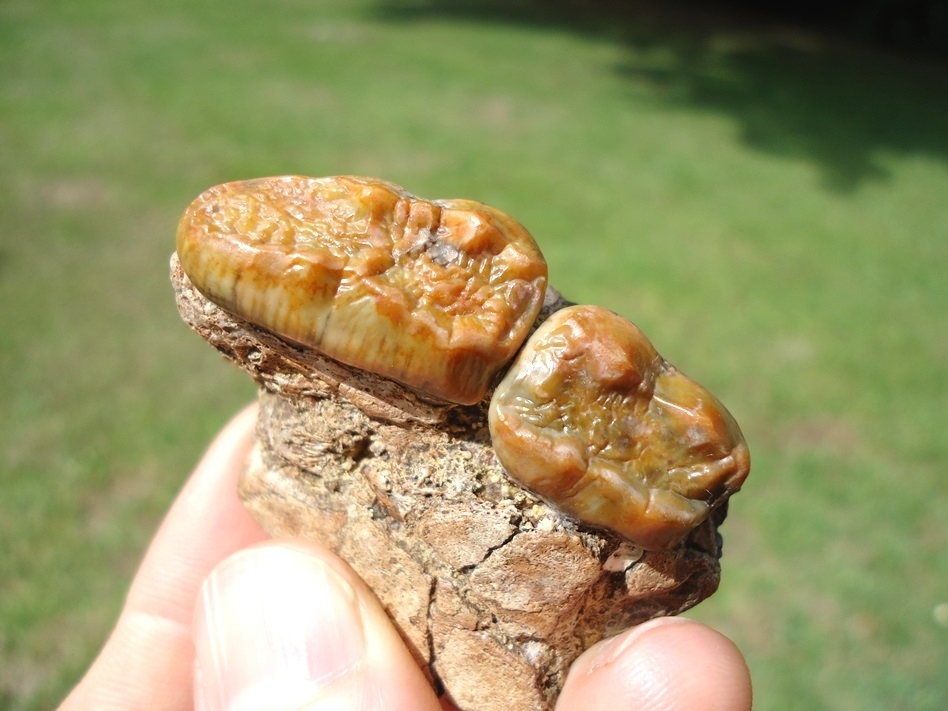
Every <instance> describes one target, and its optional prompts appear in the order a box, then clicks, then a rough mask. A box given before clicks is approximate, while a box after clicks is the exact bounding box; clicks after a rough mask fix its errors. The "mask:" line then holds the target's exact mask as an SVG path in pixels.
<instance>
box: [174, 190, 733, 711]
mask: <svg viewBox="0 0 948 711" xmlns="http://www.w3.org/2000/svg"><path fill="white" fill-rule="evenodd" d="M294 180H311V179H300V178H294ZM324 180H337V179H324ZM360 180H366V179H360ZM377 182H379V183H381V181H377ZM381 184H383V185H384V186H386V189H388V186H389V185H390V184H387V183H381ZM398 190H399V191H400V189H398ZM401 199H403V198H401ZM271 207H272V206H271ZM465 209H467V210H468V211H469V212H468V217H467V218H466V219H479V218H478V216H477V210H479V209H480V208H479V206H477V205H476V204H474V203H465ZM471 211H473V213H472V212H471ZM471 214H473V215H474V217H471V216H470V215H471ZM487 214H494V212H489V213H487ZM504 218H506V216H504ZM506 219H508V220H509V218H506ZM511 222H512V221H511ZM514 224H515V223H514ZM179 234H180V233H179ZM517 239H519V237H518V238H517ZM527 244H532V239H531V240H530V242H529V243H527ZM180 245H181V243H180V238H179V249H180ZM501 251H502V248H501ZM537 254H538V253H537ZM531 258H532V256H531ZM459 261H461V260H459ZM518 268H519V269H524V267H523V265H522V264H521V265H520V267H518ZM525 269H526V271H524V272H522V273H525V274H534V277H535V276H536V267H534V266H530V265H527V267H526V268H525ZM199 278H200V275H199ZM485 281H486V282H489V281H490V280H489V279H486V280H485ZM527 281H529V280H527ZM172 282H173V284H174V287H175V295H176V300H177V304H178V309H179V312H180V313H181V316H182V318H183V319H184V320H185V322H186V323H187V324H188V325H189V326H190V327H191V328H192V329H194V330H195V331H196V332H197V333H198V334H200V335H201V336H202V337H204V338H205V339H206V340H207V341H208V342H209V343H210V344H211V345H213V346H214V347H215V348H216V349H217V350H219V351H220V352H221V353H222V354H223V355H224V356H225V357H227V358H228V359H230V360H231V361H232V362H233V363H235V364H236V365H237V366H239V367H240V368H242V369H243V370H245V371H246V372H247V373H248V374H249V375H250V376H251V377H253V379H254V380H255V381H256V382H257V383H258V385H259V393H260V415H259V419H258V423H257V428H256V438H255V445H254V448H253V451H252V453H251V455H250V458H249V461H248V463H247V468H246V471H245V473H244V476H243V477H242V480H241V484H240V495H241V497H242V499H243V501H244V503H245V505H246V506H247V507H248V509H249V510H250V512H251V513H252V514H253V515H254V517H255V518H256V519H257V520H258V521H259V522H260V523H261V524H262V525H263V527H264V528H265V529H266V530H267V531H268V532H269V533H270V534H271V535H274V536H284V535H292V536H304V537H309V538H312V539H314V540H318V541H320V542H322V543H324V544H326V545H328V546H330V547H331V548H333V549H334V550H335V551H337V552H338V553H339V554H340V555H341V556H342V557H343V558H345V559H346V560H347V561H348V562H349V563H350V564H351V565H352V566H353V568H354V569H355V570H356V571H357V572H358V573H359V574H360V575H361V576H362V577H363V578H364V579H365V580H366V582H367V583H368V584H369V586H370V587H371V588H372V589H373V590H374V592H375V593H376V595H377V596H378V597H379V599H380V601H381V602H382V604H383V606H384V607H385V609H386V610H387V611H388V613H389V615H390V616H391V618H392V619H393V621H394V622H395V624H396V626H397V627H398V629H399V631H400V633H401V634H402V636H403V638H404V639H405V641H406V643H407V644H408V646H409V648H410V649H411V651H412V653H413V654H414V656H415V658H416V660H417V661H418V663H419V665H420V666H421V667H422V669H424V670H425V672H426V673H427V674H428V676H429V678H430V679H431V681H432V683H433V684H434V686H435V687H436V689H438V690H439V691H440V692H442V693H444V694H446V695H447V696H448V697H449V698H451V699H452V700H453V701H454V703H456V704H457V705H458V706H459V707H460V708H461V709H465V710H466V711H475V710H476V711H494V710H496V711H500V710H503V711H549V710H550V709H552V708H553V705H554V703H555V700H556V697H557V695H558V693H559V690H560V688H561V686H562V683H563V681H564V679H565V675H566V672H567V670H568V668H569V665H570V663H571V662H572V661H573V660H574V659H575V658H576V657H577V656H578V655H579V654H580V653H581V652H582V651H583V650H584V649H586V648H587V647H588V646H590V645H591V644H593V643H595V642H596V641H598V640H599V639H602V638H603V637H605V636H608V635H611V634H614V633H617V632H619V631H621V630H622V629H625V628H627V627H629V626H631V625H634V624H638V623H640V622H643V621H645V620H647V619H650V618H652V617H656V616H659V615H669V614H676V613H678V612H681V611H683V610H685V609H688V608H690V607H692V606H693V605H695V604H697V603H698V602H700V601H701V600H702V599H704V598H705V597H707V596H708V595H710V594H711V593H713V592H714V590H715V589H716V588H717V585H718V582H719V578H720V565H719V557H720V553H721V549H720V538H719V536H718V534H717V526H718V525H719V524H720V523H721V521H722V520H723V518H724V515H725V511H726V505H724V504H723V503H722V502H723V499H722V502H717V505H716V506H715V507H713V508H712V509H711V510H710V512H709V513H708V514H707V517H706V518H699V520H697V521H696V524H697V525H696V527H694V528H693V530H691V531H690V533H686V534H682V536H683V541H682V543H681V544H680V545H678V546H677V547H673V548H670V549H668V550H645V549H643V547H641V546H639V545H636V544H635V543H633V542H632V541H630V540H629V539H628V538H626V537H624V536H623V535H620V534H619V533H617V532H615V531H611V530H609V529H608V527H603V526H601V525H598V524H595V523H594V524H593V525H585V524H583V523H581V522H578V521H577V520H576V519H574V518H571V517H569V516H564V515H563V513H562V511H561V508H558V507H556V506H555V505H554V504H551V503H548V502H547V501H544V499H543V498H541V497H540V496H538V495H537V494H535V493H533V492H532V491H531V490H530V489H529V488H527V487H525V486H523V485H521V484H520V483H518V482H517V481H515V480H513V479H511V478H510V476H508V472H507V470H505V468H504V467H503V466H502V465H501V463H500V461H499V459H498V457H497V454H496V453H495V450H494V447H493V446H492V444H491V438H490V431H489V428H488V397H489V395H490V393H491V391H492V384H493V382H495V381H494V380H492V379H491V378H487V379H486V382H487V385H486V386H485V387H484V393H483V395H482V397H481V399H480V400H478V401H476V402H474V403H470V404H450V403H446V402H445V400H446V399H449V398H446V397H444V395H443V393H435V394H431V393H428V392H426V391H425V389H424V388H423V387H419V386H418V384H417V383H413V382H407V380H410V378H408V379H406V378H404V377H396V376H395V375H393V374H391V373H382V374H379V373H378V372H370V371H368V370H365V369H363V367H358V366H359V365H363V366H364V365H365V364H364V363H361V364H360V363H357V364H352V363H350V364H346V363H344V362H341V361H340V360H338V359H336V358H334V357H332V354H327V353H326V352H320V351H319V350H314V349H313V348H311V347H306V346H304V345H301V344H300V341H301V340H303V339H301V338H299V337H298V336H293V335H292V334H286V333H284V334H283V337H280V336H278V335H276V334H275V333H274V329H271V328H268V327H264V326H261V325H257V324H255V323H253V322H252V321H253V320H254V319H253V318H248V316H247V315H246V314H242V315H237V314H236V313H234V312H237V313H240V309H239V308H235V307H234V306H233V305H232V304H217V303H214V301H213V300H209V298H208V296H209V294H208V293H207V291H208V289H207V288H206V285H204V288H201V289H199V288H197V286H196V285H195V283H193V282H192V280H191V278H189V276H188V275H187V274H186V273H185V270H184V269H182V264H181V262H180V261H179V259H178V256H177V255H175V256H174V257H172ZM543 286H544V287H545V271H543ZM518 288H519V287H518ZM478 298H482V299H484V300H489V299H490V298H491V296H490V294H483V293H482V294H481V295H480V296H479V297H478ZM541 298H542V297H541ZM525 301H529V299H526V300H525ZM568 305H569V304H568V303H567V302H565V301H564V300H563V299H562V298H561V297H559V295H558V294H557V293H556V292H555V290H552V289H549V290H547V293H546V298H545V302H544V303H543V307H542V310H540V309H539V305H538V306H537V309H536V310H537V311H538V312H539V313H538V316H536V321H537V322H538V323H542V322H543V321H545V320H546V319H548V318H549V317H550V316H551V314H554V313H555V312H557V311H559V310H560V309H562V308H564V307H566V306H568ZM222 306H224V308H222ZM533 318H534V317H531V318H530V321H531V323H528V324H527V328H529V327H530V326H531V325H533V324H532V321H533ZM516 320H517V318H508V319H507V322H508V323H509V322H514V321H516ZM288 335H289V337H290V338H291V340H287V336H288ZM526 336H527V330H526V329H524V331H523V333H522V335H521V336H519V338H520V339H521V340H522V339H523V338H526ZM519 345H520V344H519V342H518V343H517V344H516V346H515V347H514V348H513V351H515V350H516V348H517V347H519ZM513 351H511V354H510V355H511V356H512V355H513ZM509 357H510V356H507V358H508V359H509ZM501 367H503V366H502V365H500V366H497V367H496V368H493V370H492V372H491V375H493V373H494V372H496V370H497V369H499V368H501ZM498 377H499V376H498ZM399 380H400V381H401V382H399ZM465 399H468V400H469V399H470V398H469V397H467V396H466V397H465ZM745 474H746V472H745Z"/></svg>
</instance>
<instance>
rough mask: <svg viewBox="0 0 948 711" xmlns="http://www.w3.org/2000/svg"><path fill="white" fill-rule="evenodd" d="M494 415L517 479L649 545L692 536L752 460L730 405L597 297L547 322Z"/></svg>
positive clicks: (586, 518) (496, 436)
mask: <svg viewBox="0 0 948 711" xmlns="http://www.w3.org/2000/svg"><path fill="white" fill-rule="evenodd" d="M488 420H489V424H490V431H491V439H492V442H493V445H494V449H495V451H496V452H497V455H498V457H499V458H500V461H501V463H502V464H503V465H504V468H505V469H506V470H507V473H508V474H509V475H510V476H511V477H512V478H513V479H515V480H517V481H518V482H520V483H521V484H522V485H523V486H525V487H527V488H528V489H530V490H532V491H534V492H535V493H537V494H538V495H539V496H541V497H543V498H544V499H546V500H547V501H549V502H550V503H551V504H553V505H554V506H557V507H558V508H560V509H561V510H562V511H563V512H564V513H566V514H567V515H569V516H572V517H574V518H576V519H578V520H580V521H583V522H584V523H586V524H588V525H591V526H595V527H599V528H605V529H609V530H611V531H613V532H615V533H618V534H619V535H622V536H624V537H626V538H627V539H629V540H630V541H631V542H632V543H634V544H636V545H638V546H641V547H642V548H646V549H665V548H670V547H674V546H676V545H678V544H679V543H681V541H682V540H683V539H684V538H685V537H686V536H687V535H688V533H689V532H690V531H691V530H692V529H693V528H694V527H695V526H697V525H698V524H700V523H701V522H702V521H703V520H704V519H705V518H706V517H707V515H708V513H709V511H710V510H711V509H712V508H714V507H715V506H719V505H720V504H721V503H722V502H723V501H724V500H725V499H726V498H727V497H728V496H730V494H732V493H733V492H735V491H737V490H738V489H739V488H740V486H741V484H743V482H744V479H745V478H746V477H747V474H748V472H749V470H750V458H749V455H748V453H747V445H746V444H745V442H744V437H743V435H742V434H741V431H740V428H739V427H738V426H737V423H736V422H735V421H734V418H733V417H731V415H730V413H728V412H727V410H726V409H725V408H724V406H723V405H722V404H721V403H720V402H719V401H718V400H717V399H716V398H715V397H714V396H713V395H711V393H709V392H708V391H707V390H706V389H705V388H703V387H702V386H701V385H699V384H698V383H696V382H695V381H693V380H691V379H690V378H687V377H686V376H685V375H683V374H682V373H680V372H679V371H678V370H676V369H675V368H673V367H672V366H671V365H669V364H668V363H667V362H666V361H665V360H664V359H662V358H661V356H659V355H658V353H656V352H655V349H654V347H653V346H652V344H651V343H650V342H649V341H648V339H647V338H646V337H645V336H644V335H643V334H642V332H641V331H639V330H638V328H636V327H635V326H634V325H633V324H632V323H630V322H629V321H626V320H625V319H623V318H621V317H620V316H618V315H616V314H614V313H612V312H610V311H608V310H606V309H602V308H599V307H596V306H574V307H570V308H566V309H563V310H561V311H558V312H556V313H555V314H553V315H552V316H551V317H550V318H549V319H548V320H547V321H546V322H544V323H543V324H542V325H541V326H540V328H538V329H537V331H536V332H535V333H534V334H533V336H531V337H530V339H529V340H528V341H527V343H526V345H525V346H524V347H523V350H522V351H521V352H520V354H519V355H518V356H517V359H516V360H515V361H514V363H513V365H512V366H511V368H510V370H509V371H508V373H507V375H506V376H505V378H504V379H503V381H502V382H501V383H500V385H498V386H497V389H496V390H495V391H494V395H493V397H492V399H491V403H490V409H489V412H488Z"/></svg>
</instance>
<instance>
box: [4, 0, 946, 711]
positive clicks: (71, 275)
mask: <svg viewBox="0 0 948 711" xmlns="http://www.w3.org/2000/svg"><path fill="white" fill-rule="evenodd" d="M241 5H242V7H241V8H240V9H239V10H238V9H235V4H228V3H219V2H211V1H210V0H187V2H183V1H182V0H165V2H162V3H152V2H143V1H142V0H97V1H95V2H92V1H88V2H64V1H62V0H46V1H45V2H42V3H36V2H30V1H29V0H4V1H3V2H2V3H0V324H2V329H0V418H2V427H0V453H2V471H0V487H2V488H0V545H2V548H0V708H3V709H16V710H20V709H31V710H32V709H47V708H51V707H53V706H54V705H55V704H56V703H57V702H58V701H59V700H60V699H61V698H62V696H63V695H64V694H65V692H66V691H67V689H68V688H69V687H70V686H71V685H72V684H73V683H75V681H76V680H77V678H78V677H79V676H80V675H81V673H82V672H83V670H84V668H85V667H86V665H87V664H88V663H89V661H90V660H91V658H92V657H93V656H94V654H95V652H96V651H97V649H98V648H99V646H100V645H101V643H102V642H103V640H104V638H105V636H106V634H107V633H108V631H109V629H110V626H111V624H112V621H113V620H114V618H115V616H116V614H117V612H118V610H119V607H120V605H121V601H122V598H123V595H124V593H125V590H126V587H127V585H128V582H129V580H130V577H131V576H132V574H133V572H134V570H135V567H136V564H137V562H138V560H139V558H140V556H141V554H142V552H143V550H144V548H145V546H146V545H147V542H148V540H149V538H150V536H151V535H152V533H153V532H154V530H155V528H156V526H157V525H158V523H159V521H160V518H161V516H162V513H163V512H164V510H165V509H166V508H167V506H168V505H169V503H170V501H171V499H172V498H173V496H174V494H175V492H176V490H177V489H178V488H179V486H180V485H181V483H182V481H183V480H184V478H185V477H186V475H187V474H188V472H189V471H190V468H191V467H192V465H193V464H194V462H195V461H196V459H197V458H198V457H199V455H200V453H201V451H202V450H203V448H204V447H205V445H206V444H207V442H208V441H209V439H210V438H211V436H212V435H213V434H214V433H215V432H216V431H217V430H218V429H219V427H220V426H221V425H222V424H223V423H224V422H225V421H226V419H227V418H228V417H229V416H230V415H231V414H232V413H233V412H234V411H235V410H236V409H237V408H238V407H239V406H241V405H242V404H243V403H245V402H247V401H249V400H250V399H251V398H252V397H253V394H254V393H253V388H252V387H251V384H250V383H249V382H248V381H247V379H246V378H244V377H242V376H241V375H240V374H238V373H237V371H236V370H235V369H234V368H232V367H230V366H228V365H226V364H225V363H224V361H223V360H221V359H220V358H219V357H218V356H217V355H216V353H214V352H213V351H212V350H211V349H210V348H209V347H208V346H206V345H205V344H204V343H203V342H202V341H201V340H200V339H199V338H198V337H197V336H195V335H193V334H192V333H190V332H189V331H188V329H187V328H186V327H185V326H184V325H183V324H182V323H181V322H180V321H179V319H178V317H177V314H176V312H175V308H174V304H173V299H172V293H171V289H170V286H169V284H168V278H167V263H168V258H169V255H170V254H171V252H172V250H173V239H174V230H175V225H176V222H177V218H178V216H179V214H180V213H181V211H182V210H183V209H184V207H185V206H186V205H187V204H188V202H190V200H191V199H193V198H194V197H195V196H196V195H197V194H198V193H200V192H201V191H202V190H203V189H205V188H207V187H209V186H211V185H213V184H216V183H220V182H223V181H227V180H234V179H239V178H250V177H257V176H263V175H273V174H285V173H302V174H309V175H332V174H339V173H356V174H366V175H373V176H378V177H384V178H387V179H390V180H393V181H395V182H398V183H401V184H403V185H405V186H406V187H408V188H409V189H410V190H412V191H414V192H416V193H419V194H421V195H424V196H428V197H467V198H473V199H477V200H481V201H485V202H488V203H492V204H494V205H496V206H497V207H500V208H501V209H504V210H506V211H507V212H509V213H511V214H512V215H514V216H515V217H516V218H518V219H519V220H520V221H522V222H523V223H524V224H525V225H526V226H527V227H528V228H529V229H530V230H531V232H532V233H533V234H534V235H535V237H536V238H537V241H538V242H539V243H540V245H541V247H542V249H543V250H544V252H545V254H546V256H547V258H548V260H549V262H550V272H551V280H552V282H553V283H554V284H555V285H556V286H558V287H559V288H560V290H561V291H563V292H565V293H566V294H567V295H568V296H570V297H571V298H572V299H573V300H576V301H579V302H587V303H599V304H602V305H604V306H608V307H610V308H612V309H614V310H616V311H618V312H620V313H622V314H623V315H625V316H627V317H629V318H631V319H632V320H634V321H635V322H637V323H638V324H639V325H640V326H641V327H642V328H643V330H645V331H646V333H648V334H650V336H651V338H652V339H653V341H654V342H655V344H656V346H657V347H658V349H659V350H660V351H661V352H662V353H663V354H664V355H665V356H666V357H668V358H669V359H670V360H671V361H672V362H674V363H676V364H677V365H679V366H680V367H681V368H682V369H683V370H684V371H685V372H687V373H689V374H690V375H692V376H693V377H695V378H696V379H698V380H700V381H701V382H703V383H704V384H706V385H707V386H708V387H709V388H710V389H711V390H712V391H714V392H715V393H717V394H718V395H719V396H720V397H721V399H722V400H723V401H724V402H725V403H726V404H727V405H728V407H729V409H731V411H732V412H733V413H734V414H735V416H736V417H737V419H738V421H739V422H740V423H741V424H742V426H743V429H744V432H745V434H746V436H747V438H748V441H749V443H750V446H751V451H752V454H753V461H754V463H753V470H752V473H751V477H750V479H749V480H748V483H747V485H746V487H745V490H744V491H743V492H742V493H741V494H740V495H739V496H738V497H737V498H736V499H734V501H733V505H732V507H731V514H730V516H729V518H728V521H727V523H726V525H725V526H724V528H723V534H724V537H725V558H724V580H723V584H722V587H721V590H720V591H719V593H718V594H717V595H716V596H715V597H713V598H712V599H711V600H709V601H707V602H706V603H704V604H702V605H701V606H700V607H699V608H698V609H697V610H695V611H694V613H693V614H694V616H696V617H698V618H700V619H702V620H704V621H706V622H708V623H710V624H713V625H715V626H717V627H718V628H720V629H721V630H723V631H724V632H725V633H727V634H728V635H730V636H731V637H733V638H734V639H735V640H736V641H737V643H738V644H739V645H740V647H741V648H742V649H743V651H744V652H745V654H746V655H747V658H748V661H749V663H750V666H751V670H752V673H753V677H754V682H755V691H756V698H757V707H758V708H761V709H808V710H809V709H823V708H827V709H860V710H867V709H870V710H871V709H932V710H934V709H944V708H948V476H946V469H945V467H946V462H948V427H946V425H948V418H946V404H948V276H946V275H948V71H946V69H945V68H944V67H937V66H931V65H926V64H923V63H919V62H914V61H908V60H905V59H903V58H899V57H895V56H892V55H887V54H884V53H879V52H873V51H868V50H864V49H860V48H857V47H853V46H849V45H845V44H842V43H840V42H837V41H833V40H828V39H826V38H822V37H820V36H817V35H813V34H809V33H806V32H802V31H799V30H793V29H787V28H782V27H774V26H766V25H763V26H761V25H753V24H748V23H745V22H741V21H737V20H734V19H733V18H730V19H729V18H727V17H724V16H721V15H717V14H714V13H711V12H703V11H698V10H696V9H695V8H694V7H692V8H691V9H690V10H687V11H686V10H684V9H682V8H680V7H679V8H677V9H670V8H669V6H668V5H664V6H663V7H664V9H662V10H658V9H656V7H655V6H652V5H647V4H646V5H643V4H630V5H628V6H626V9H625V10H623V11H617V10H615V5H616V4H614V3H604V4H603V5H602V6H601V7H600V8H599V9H598V10H594V9H593V8H592V6H590V8H589V9H588V10H585V11H580V10H577V9H576V8H579V7H585V5H584V4H582V3H577V4H575V5H573V4H570V3H552V4H551V3H541V2H536V3H531V2H520V3H514V4H510V3H499V2H498V3H496V4H492V3H489V2H480V3H478V2H455V3H449V2H447V1H445V2H443V3H440V2H436V1H432V2H416V3H411V4H408V3H397V2H394V1H391V2H389V1H385V0H358V1H357V2H343V1H342V0H339V1H329V0H320V1H318V2H314V1H312V0H311V1H309V2H302V1H300V0H274V1H272V2H268V3H243V4H241Z"/></svg>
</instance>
